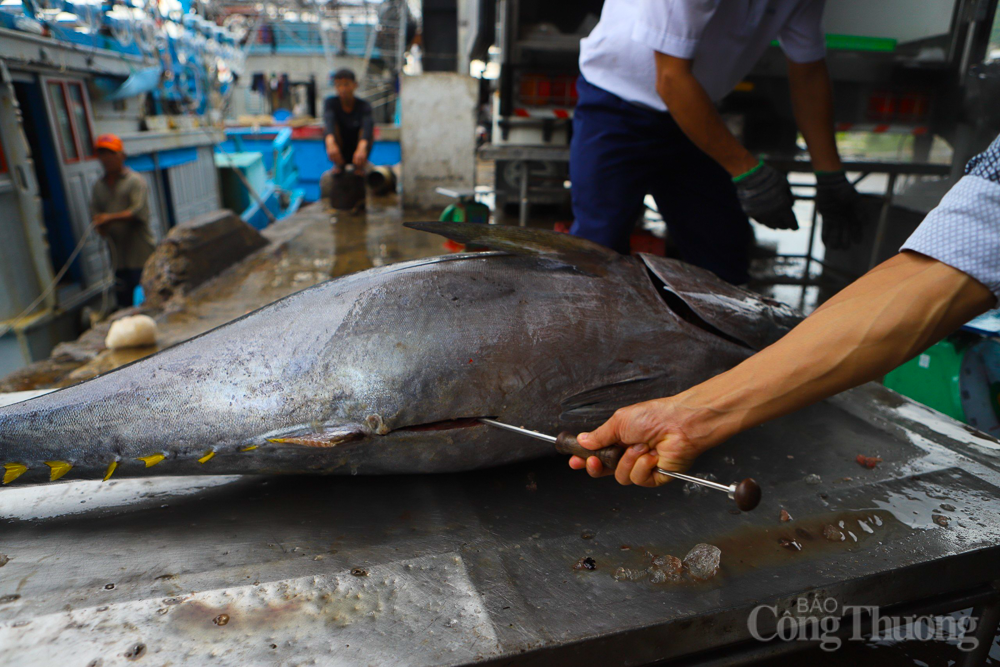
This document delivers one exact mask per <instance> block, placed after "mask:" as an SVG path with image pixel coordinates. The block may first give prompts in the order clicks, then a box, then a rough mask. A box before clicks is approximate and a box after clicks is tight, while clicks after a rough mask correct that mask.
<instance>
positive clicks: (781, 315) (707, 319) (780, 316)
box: [640, 253, 802, 350]
mask: <svg viewBox="0 0 1000 667" xmlns="http://www.w3.org/2000/svg"><path fill="white" fill-rule="evenodd" d="M640 257H642V261H643V262H645V263H646V266H647V267H648V268H649V270H650V272H651V273H652V274H653V275H654V276H655V277H656V279H657V280H659V281H660V283H662V289H663V290H664V291H665V293H667V294H670V295H672V296H673V297H676V298H677V299H679V301H680V303H675V304H674V305H673V306H671V308H672V309H674V310H675V312H676V311H678V310H681V309H684V308H687V309H690V314H691V315H693V318H694V319H696V320H697V324H698V325H699V326H702V328H705V329H708V330H710V331H712V330H713V329H714V330H715V331H714V333H716V334H719V333H721V334H722V336H723V337H725V338H730V339H733V341H734V342H737V343H741V344H743V345H745V346H746V347H749V348H751V349H753V350H762V349H764V348H765V347H767V346H768V345H770V344H771V343H773V342H775V341H776V340H778V339H779V338H781V337H782V336H784V335H785V334H786V333H788V331H789V330H790V329H792V327H794V326H795V325H796V324H798V323H799V322H800V321H802V316H801V315H800V314H799V313H797V312H795V311H794V310H792V309H791V308H789V307H788V306H786V305H785V304H783V303H781V302H779V301H775V300H774V299H769V298H767V297H765V296H762V295H760V294H756V293H754V292H750V291H748V290H745V289H743V288H741V287H736V286H735V285H730V284H729V283H727V282H725V281H724V280H722V279H720V278H718V277H717V276H716V275H715V274H714V273H711V272H710V271H706V270H705V269H700V268H698V267H696V266H691V265H690V264H685V263H684V262H681V261H678V260H676V259H667V258H665V257H657V256H655V255H647V254H645V253H641V254H640ZM681 316H682V317H684V315H683V314H681ZM684 319H688V318H687V317H684Z"/></svg>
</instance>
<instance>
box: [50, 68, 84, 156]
mask: <svg viewBox="0 0 1000 667" xmlns="http://www.w3.org/2000/svg"><path fill="white" fill-rule="evenodd" d="M49 98H50V99H51V100H52V111H53V116H54V117H55V120H56V126H57V127H58V132H59V143H60V145H61V146H62V153H63V160H65V161H66V162H78V161H80V160H81V159H87V158H91V157H94V133H93V130H92V129H91V126H90V114H88V113H87V112H88V109H87V96H86V93H85V92H84V91H83V84H81V83H80V82H78V81H49Z"/></svg>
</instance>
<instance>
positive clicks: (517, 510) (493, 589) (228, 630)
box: [0, 388, 1000, 665]
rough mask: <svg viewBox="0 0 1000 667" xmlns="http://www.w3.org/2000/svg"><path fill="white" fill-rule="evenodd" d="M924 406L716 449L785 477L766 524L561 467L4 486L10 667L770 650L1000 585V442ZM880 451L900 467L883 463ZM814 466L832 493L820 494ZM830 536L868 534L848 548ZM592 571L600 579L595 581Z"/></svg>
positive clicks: (725, 462)
mask: <svg viewBox="0 0 1000 667" xmlns="http://www.w3.org/2000/svg"><path fill="white" fill-rule="evenodd" d="M911 406H912V404H910V403H908V402H903V401H901V400H900V399H898V398H897V397H895V396H894V395H892V394H891V393H888V392H885V391H884V390H881V389H876V388H863V389H861V390H858V391H855V392H852V393H851V394H850V395H848V396H846V397H842V398H838V399H836V400H835V401H832V402H827V403H824V404H821V405H818V406H815V407H813V408H810V409H808V410H805V411H803V412H801V413H799V414H797V415H793V416H791V417H789V418H785V419H783V420H780V421H778V422H775V423H773V424H771V425H768V426H764V427H761V428H757V429H754V430H753V431H751V432H749V433H746V434H744V435H742V436H740V437H738V438H736V439H735V440H734V441H732V442H731V443H728V444H727V445H725V446H723V447H720V448H718V449H717V450H714V451H712V452H709V453H708V454H706V455H705V456H703V457H702V458H701V459H700V460H699V470H698V472H699V473H701V474H709V473H711V474H714V475H716V476H717V477H719V478H730V477H732V478H739V477H743V476H754V477H756V478H757V479H758V480H760V481H761V482H762V484H763V485H764V489H765V495H764V498H765V500H764V501H763V503H762V504H761V506H760V507H759V508H758V509H757V510H756V511H754V512H751V513H740V514H734V513H732V512H731V506H730V504H729V503H728V502H726V501H725V499H724V498H717V497H715V495H712V494H693V495H686V494H684V493H683V489H682V486H681V485H680V484H670V485H668V486H667V487H665V488H662V489H660V490H655V491H644V490H640V489H636V488H622V487H619V486H618V485H616V484H614V483H613V482H611V481H609V480H600V481H594V480H591V479H590V478H589V477H586V476H583V475H580V474H579V473H574V472H573V471H570V470H569V469H568V468H567V467H566V466H565V463H564V462H563V461H561V460H559V459H548V460H542V461H537V462H532V463H529V464H522V465H516V466H507V467H503V468H497V469H492V470H486V471H482V472H475V473H465V474H454V475H433V476H430V475H428V476H403V477H342V478H322V477H320V478H316V477H309V478H296V477H292V478H261V477H242V478H240V477H232V478H211V479H209V478H186V479H166V478H161V479H156V478H151V479H146V480H120V481H117V482H116V481H112V482H109V483H106V484H101V483H99V482H72V483H67V484H60V485H52V486H39V487H23V488H10V489H4V490H2V491H0V517H2V518H0V535H2V536H3V537H2V540H0V544H2V546H0V551H2V552H3V553H4V554H5V555H6V556H7V557H9V558H10V560H9V562H7V563H6V565H4V566H3V567H2V568H0V600H3V602H2V603H0V646H3V647H4V648H5V651H4V652H3V653H0V664H19V665H21V664H50V663H52V662H53V661H56V660H58V661H60V662H63V663H65V664H67V665H69V664H80V665H86V664H90V661H91V660H94V659H100V660H103V661H104V662H103V664H105V665H109V664H126V663H128V662H129V661H130V658H126V655H127V654H128V653H129V652H130V651H133V650H134V649H135V647H136V646H138V645H139V644H141V645H143V646H144V651H145V655H146V656H147V659H148V658H149V657H152V658H153V661H152V662H151V664H153V663H156V664H159V663H166V662H169V661H176V662H178V663H183V662H187V661H193V662H199V663H200V662H205V661H208V660H209V659H212V661H213V662H214V663H217V664H226V665H230V664H231V665H244V664H301V663H306V662H311V661H312V660H314V659H315V660H317V661H318V662H319V663H322V664H338V665H339V664H373V663H376V664H385V663H393V664H460V663H466V662H471V661H475V660H482V659H496V660H499V661H504V660H505V656H506V657H509V658H510V659H511V661H512V664H513V663H516V664H541V663H546V664H548V663H551V662H552V661H553V660H555V661H556V662H558V663H572V662H574V661H576V662H577V663H579V661H580V660H583V659H584V658H587V659H589V660H591V661H592V662H591V664H595V663H594V662H593V661H598V662H605V661H608V660H613V661H614V662H622V661H626V660H629V661H634V662H639V663H641V662H645V661H654V660H657V659H662V658H665V657H670V656H676V655H684V654H687V653H690V652H692V651H696V650H701V649H704V648H707V647H711V646H719V645H725V644H727V643H730V642H734V641H738V640H742V639H746V637H747V628H746V618H747V614H748V612H749V611H750V609H752V607H753V606H755V605H757V604H760V603H764V602H768V603H771V604H774V603H776V602H777V603H779V604H780V603H781V601H782V600H785V601H790V600H793V599H794V598H796V597H797V596H799V595H805V594H812V595H822V596H832V597H835V598H837V599H838V601H839V602H840V604H841V605H845V604H882V605H885V604H890V603H899V602H906V601H911V600H917V599H921V598H924V597H927V596H930V595H934V594H938V593H942V592H947V591H951V590H958V589H963V588H969V587H972V586H974V585H976V584H979V583H982V582H985V581H989V580H990V579H991V578H993V577H995V576H996V574H995V564H996V562H997V560H998V558H1000V546H998V545H1000V489H998V488H997V486H996V485H997V483H998V482H1000V475H998V473H997V470H998V467H997V466H996V465H988V464H989V462H990V461H992V460H993V459H992V458H990V457H991V456H992V455H993V453H995V450H992V449H991V447H990V445H991V444H992V443H990V441H987V440H982V439H981V438H979V437H978V436H975V435H974V434H970V433H968V432H965V431H964V430H962V429H960V428H959V430H958V431H949V428H953V427H952V425H951V424H950V423H948V422H945V421H941V420H942V419H943V418H941V417H936V418H934V419H937V420H938V421H934V419H931V418H930V417H926V416H924V417H922V418H921V421H919V422H914V421H913V420H912V416H913V408H912V407H911ZM942 431H947V432H949V433H950V434H951V436H954V437H953V438H952V437H949V436H947V435H944V434H943V433H942ZM960 436H961V439H960V440H959V439H958V438H959V437H960ZM512 437H516V436H512ZM960 449H968V450H970V451H976V452H978V453H979V454H980V455H981V456H980V457H979V458H981V460H982V462H977V461H974V460H972V459H971V458H969V457H966V456H963V455H961V454H958V453H956V451H955V450H960ZM862 452H863V453H865V454H866V455H868V454H875V453H877V454H878V455H879V456H881V457H882V459H883V462H882V463H881V464H879V465H878V466H877V467H876V468H874V469H866V468H862V467H860V466H859V465H858V464H857V462H856V460H855V458H856V456H857V454H858V453H862ZM814 473H821V476H822V480H823V481H822V482H821V483H819V484H808V483H806V482H805V478H806V476H807V475H809V474H814ZM781 509H785V510H786V511H788V512H789V514H790V515H791V516H792V517H793V518H792V520H790V521H786V522H782V521H780V520H779V515H780V510H781ZM938 514H943V515H947V516H949V517H950V521H949V522H948V525H947V527H944V526H941V525H939V524H938V523H937V522H935V521H934V520H933V516H935V515H938ZM830 525H833V526H836V527H837V528H838V529H839V530H840V531H842V533H843V535H844V539H843V540H837V541H832V540H830V539H826V538H824V537H823V529H824V527H825V526H830ZM783 540H788V541H795V542H797V543H798V544H799V545H800V546H801V549H789V548H787V547H785V546H783V544H782V541H783ZM702 542H704V543H708V544H712V545H715V546H717V547H719V548H720V549H721V550H722V562H721V570H720V572H719V574H718V575H717V576H716V577H714V578H712V579H710V580H709V581H705V582H700V583H694V582H690V581H685V582H682V583H671V582H665V583H654V582H652V581H650V580H643V581H616V580H615V577H614V573H615V572H616V570H617V569H618V568H620V567H626V568H632V567H639V566H641V565H642V564H643V563H645V564H648V557H649V556H648V554H654V555H664V554H672V555H675V556H679V557H683V555H684V554H685V553H687V552H688V551H689V550H690V549H691V548H692V547H693V546H694V545H696V544H698V543H702ZM623 547H627V548H623ZM586 558H591V559H593V562H594V565H595V569H593V570H590V569H587V568H581V569H574V567H573V566H574V564H576V563H578V562H580V560H581V559H586ZM355 572H359V573H360V574H355ZM223 615H225V616H227V617H228V619H229V620H228V621H226V622H225V623H224V624H222V623H219V622H217V619H219V618H220V617H222V616H223ZM74 661H76V662H74Z"/></svg>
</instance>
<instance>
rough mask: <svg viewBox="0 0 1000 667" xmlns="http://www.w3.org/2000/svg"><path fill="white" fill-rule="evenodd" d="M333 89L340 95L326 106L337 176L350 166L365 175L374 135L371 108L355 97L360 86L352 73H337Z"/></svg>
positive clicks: (325, 121)
mask: <svg viewBox="0 0 1000 667" xmlns="http://www.w3.org/2000/svg"><path fill="white" fill-rule="evenodd" d="M333 85H334V89H335V90H336V91H337V94H336V95H335V96H334V95H331V96H330V97H328V98H326V100H325V101H324V102H323V124H324V126H325V128H326V154H327V156H328V157H329V158H330V162H332V163H333V168H334V171H335V173H340V172H341V171H343V169H344V167H345V166H346V165H348V164H353V165H354V168H355V170H357V171H358V172H362V171H364V169H365V165H367V164H368V155H369V154H370V153H371V149H372V141H373V137H374V134H375V122H374V120H373V118H372V106H371V105H370V104H369V103H368V102H366V101H365V100H363V99H361V98H360V97H356V96H355V95H354V93H355V91H356V90H357V88H358V82H357V80H356V79H355V78H354V72H353V71H352V70H349V69H346V68H344V69H340V70H337V71H336V72H335V73H334V75H333Z"/></svg>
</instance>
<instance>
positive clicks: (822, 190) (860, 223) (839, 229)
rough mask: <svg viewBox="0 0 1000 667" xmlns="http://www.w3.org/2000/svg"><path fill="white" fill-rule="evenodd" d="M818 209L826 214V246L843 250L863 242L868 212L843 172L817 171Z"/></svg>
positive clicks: (824, 230)
mask: <svg viewBox="0 0 1000 667" xmlns="http://www.w3.org/2000/svg"><path fill="white" fill-rule="evenodd" d="M816 209H817V210H818V211H819V214H820V215H821V216H823V244H824V245H825V246H826V247H827V248H833V249H837V250H843V249H845V248H849V247H850V246H851V245H852V244H854V243H859V242H860V241H861V236H862V235H863V234H864V230H865V224H866V223H867V222H868V213H867V211H866V210H865V207H864V202H863V201H862V199H861V195H859V194H858V191H857V190H855V189H854V186H853V185H851V184H850V182H848V180H847V176H845V175H844V172H842V171H827V172H816Z"/></svg>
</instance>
